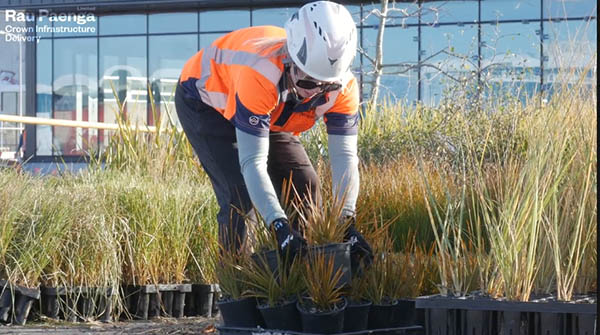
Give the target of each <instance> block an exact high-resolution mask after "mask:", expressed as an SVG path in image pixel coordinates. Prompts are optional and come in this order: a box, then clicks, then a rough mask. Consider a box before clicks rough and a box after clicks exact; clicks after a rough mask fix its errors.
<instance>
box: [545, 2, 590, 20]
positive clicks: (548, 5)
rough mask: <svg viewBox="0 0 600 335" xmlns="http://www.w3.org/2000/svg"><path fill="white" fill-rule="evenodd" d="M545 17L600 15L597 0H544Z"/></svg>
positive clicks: (560, 17)
mask: <svg viewBox="0 0 600 335" xmlns="http://www.w3.org/2000/svg"><path fill="white" fill-rule="evenodd" d="M543 1H544V18H553V19H562V18H566V17H584V16H597V15H598V2H597V1H596V0H543Z"/></svg>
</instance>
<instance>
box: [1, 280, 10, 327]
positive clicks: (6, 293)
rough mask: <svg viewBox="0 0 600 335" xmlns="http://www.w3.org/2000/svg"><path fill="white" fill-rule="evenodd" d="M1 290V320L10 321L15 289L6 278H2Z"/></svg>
mask: <svg viewBox="0 0 600 335" xmlns="http://www.w3.org/2000/svg"><path fill="white" fill-rule="evenodd" d="M0 290H1V291H0V321H3V322H8V321H9V319H10V310H11V307H12V303H13V291H12V288H11V287H10V285H9V284H8V282H6V281H5V280H0Z"/></svg>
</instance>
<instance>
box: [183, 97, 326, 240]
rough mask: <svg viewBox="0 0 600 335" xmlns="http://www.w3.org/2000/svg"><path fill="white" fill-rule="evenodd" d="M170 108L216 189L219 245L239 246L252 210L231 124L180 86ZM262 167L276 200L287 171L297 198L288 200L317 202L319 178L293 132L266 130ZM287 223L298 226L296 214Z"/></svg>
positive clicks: (285, 179)
mask: <svg viewBox="0 0 600 335" xmlns="http://www.w3.org/2000/svg"><path fill="white" fill-rule="evenodd" d="M175 107H176V110H177V115H178V117H179V121H180V122H181V125H182V127H183V130H184V132H185V134H186V136H187V138H188V140H189V141H190V143H191V144H192V147H193V148H194V151H195V152H196V155H197V156H198V159H199V160H200V163H201V164H202V167H203V168H204V170H205V171H206V173H207V174H208V176H209V178H210V181H211V183H212V186H213V189H214V191H215V195H216V198H217V202H218V204H219V213H218V214H217V222H218V223H219V241H220V243H221V246H223V247H224V248H227V249H229V248H234V249H238V248H239V247H240V246H241V244H242V243H243V242H244V240H245V238H246V224H245V220H244V216H245V215H246V214H248V213H249V212H250V210H251V209H252V203H251V201H250V196H249V195H248V190H247V189H246V185H245V183H244V178H243V176H242V173H241V169H240V164H239V158H238V149H237V145H236V136H235V128H234V127H233V125H232V124H231V122H229V120H227V119H225V118H224V117H223V116H222V115H221V114H220V113H219V112H218V111H216V110H215V109H214V108H212V107H211V106H209V105H207V104H205V103H203V102H202V101H199V100H197V99H195V98H192V97H189V96H186V95H185V93H184V89H183V88H182V87H181V86H180V85H177V89H176V91H175ZM267 166H268V167H267V169H268V173H269V176H270V178H271V182H272V183H273V186H274V188H275V192H277V195H278V197H279V198H280V200H281V197H282V188H284V185H289V180H290V176H291V183H292V184H293V186H294V188H295V190H296V192H297V194H298V195H299V198H297V197H293V196H292V197H291V198H289V199H287V200H289V201H297V202H298V201H299V202H306V201H307V199H308V197H310V199H313V201H317V202H320V185H319V178H318V176H317V173H316V171H315V169H314V167H313V165H312V164H311V162H310V159H309V158H308V155H307V154H306V151H305V150H304V147H303V146H302V144H301V142H300V140H299V139H298V137H297V136H293V135H292V134H291V133H285V132H271V133H270V134H269V158H268V162H267ZM291 194H292V195H293V194H294V193H293V192H292V193H291ZM284 209H285V208H284ZM291 223H292V225H293V226H295V227H297V225H298V223H297V218H295V219H293V220H292V222H291Z"/></svg>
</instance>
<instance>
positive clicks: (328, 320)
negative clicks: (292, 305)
mask: <svg viewBox="0 0 600 335" xmlns="http://www.w3.org/2000/svg"><path fill="white" fill-rule="evenodd" d="M347 305H348V301H347V300H346V298H344V302H343V304H342V306H341V307H340V308H338V309H336V310H333V311H331V312H324V313H313V312H311V311H307V310H306V309H305V308H304V307H303V306H302V303H301V301H298V303H296V306H297V308H298V311H299V312H300V318H301V320H302V331H303V332H305V333H315V334H337V333H341V332H343V331H344V316H345V315H344V312H345V310H346V306H347Z"/></svg>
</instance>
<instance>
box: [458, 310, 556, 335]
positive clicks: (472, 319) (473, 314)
mask: <svg viewBox="0 0 600 335" xmlns="http://www.w3.org/2000/svg"><path fill="white" fill-rule="evenodd" d="M460 318H461V319H460V328H461V331H460V333H461V334H481V335H492V334H495V333H496V331H495V329H496V328H497V327H496V324H497V321H496V313H494V312H491V311H475V310H464V311H460ZM544 334H546V333H544Z"/></svg>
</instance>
